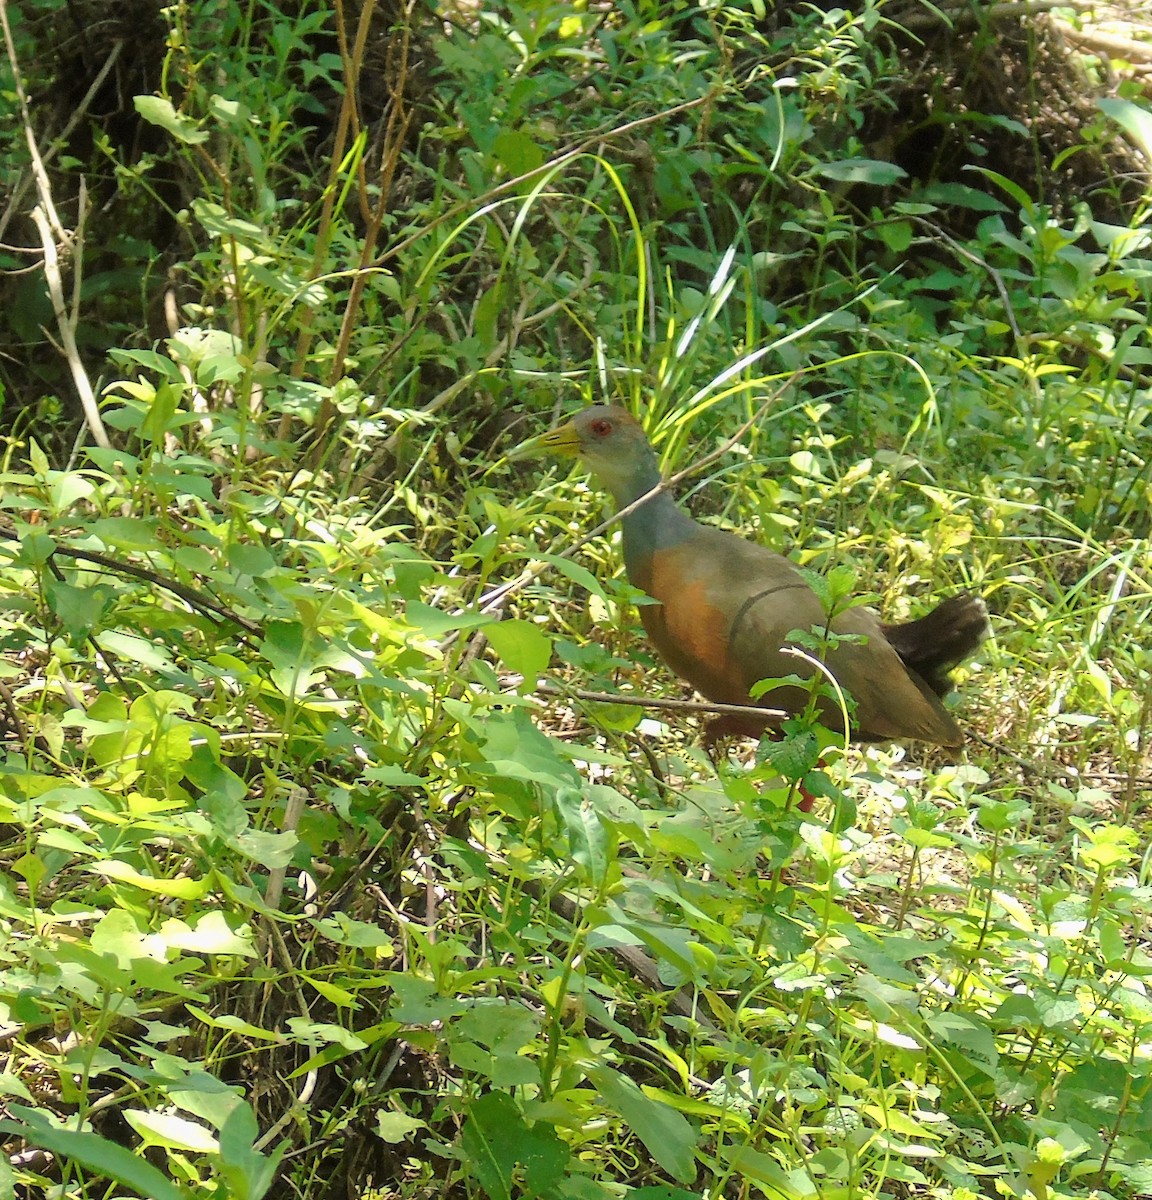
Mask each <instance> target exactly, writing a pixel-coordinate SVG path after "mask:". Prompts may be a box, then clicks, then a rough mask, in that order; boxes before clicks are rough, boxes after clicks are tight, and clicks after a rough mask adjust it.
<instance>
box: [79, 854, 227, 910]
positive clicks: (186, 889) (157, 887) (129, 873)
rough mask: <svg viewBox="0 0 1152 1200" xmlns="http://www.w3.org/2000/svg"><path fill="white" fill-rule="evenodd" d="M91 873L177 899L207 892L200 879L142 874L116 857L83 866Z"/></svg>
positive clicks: (204, 894)
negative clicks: (165, 877) (166, 877)
mask: <svg viewBox="0 0 1152 1200" xmlns="http://www.w3.org/2000/svg"><path fill="white" fill-rule="evenodd" d="M84 870H86V871H90V872H91V873H92V874H93V875H106V876H107V877H108V878H109V879H114V880H116V882H117V883H130V884H131V885H132V886H133V887H138V888H139V889H140V890H141V891H144V892H151V893H152V894H153V895H156V896H173V897H175V898H176V899H178V900H201V899H203V898H204V896H206V895H207V893H208V884H207V883H206V882H205V881H204V880H201V879H164V878H160V877H156V876H152V875H144V874H142V873H141V872H139V871H137V870H136V869H135V867H131V866H129V865H128V864H127V863H126V862H119V861H117V860H116V859H110V858H109V859H103V860H102V861H100V862H94V863H92V864H91V865H90V866H87V867H85V868H84Z"/></svg>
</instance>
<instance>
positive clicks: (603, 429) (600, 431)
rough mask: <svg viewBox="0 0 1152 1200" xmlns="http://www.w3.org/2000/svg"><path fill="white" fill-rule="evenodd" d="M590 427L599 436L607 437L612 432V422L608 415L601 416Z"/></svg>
mask: <svg viewBox="0 0 1152 1200" xmlns="http://www.w3.org/2000/svg"><path fill="white" fill-rule="evenodd" d="M589 428H590V429H591V430H592V432H593V433H594V434H595V435H596V436H597V437H607V436H608V435H609V434H610V433H611V432H612V422H611V421H609V420H608V419H607V417H599V418H598V419H597V420H595V421H593V422H592V424H591V426H590V427H589Z"/></svg>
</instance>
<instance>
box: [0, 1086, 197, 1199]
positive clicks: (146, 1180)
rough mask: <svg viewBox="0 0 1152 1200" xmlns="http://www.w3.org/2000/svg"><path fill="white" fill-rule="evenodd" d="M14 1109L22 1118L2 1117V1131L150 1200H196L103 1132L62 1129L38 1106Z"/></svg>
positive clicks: (0, 1122) (0, 1129) (0, 1124)
mask: <svg viewBox="0 0 1152 1200" xmlns="http://www.w3.org/2000/svg"><path fill="white" fill-rule="evenodd" d="M12 1111H13V1112H14V1113H15V1114H17V1115H18V1116H19V1117H20V1118H22V1119H21V1120H15V1121H14V1120H0V1131H3V1132H4V1133H7V1134H11V1135H12V1136H13V1137H18V1138H21V1139H23V1140H24V1141H26V1142H27V1143H28V1144H29V1145H31V1146H38V1147H40V1149H42V1150H47V1151H48V1152H49V1153H50V1154H55V1155H58V1156H59V1157H60V1158H63V1159H65V1160H68V1161H71V1162H77V1163H80V1164H81V1165H82V1166H85V1167H87V1168H88V1169H89V1170H91V1171H95V1172H99V1174H101V1175H103V1176H105V1177H106V1178H108V1179H112V1180H115V1181H116V1182H117V1183H119V1184H120V1185H122V1186H123V1187H128V1188H131V1189H132V1190H133V1191H134V1192H138V1193H139V1194H140V1195H141V1196H144V1197H147V1198H148V1200H192V1197H193V1193H191V1192H187V1191H185V1190H184V1189H183V1188H181V1187H178V1186H177V1185H176V1184H175V1183H172V1182H171V1181H170V1180H169V1179H168V1178H166V1177H165V1176H164V1175H162V1174H161V1173H160V1172H159V1171H158V1170H157V1169H156V1168H155V1167H154V1166H152V1165H151V1163H149V1162H147V1161H146V1160H145V1159H143V1158H141V1157H140V1155H139V1154H137V1153H135V1152H134V1151H132V1150H126V1149H125V1148H124V1147H123V1146H118V1145H117V1144H116V1143H115V1142H110V1141H108V1140H107V1139H106V1138H102V1137H100V1135H99V1134H95V1133H81V1132H79V1131H77V1130H74V1129H59V1128H57V1127H55V1126H53V1125H51V1124H50V1123H49V1121H48V1117H47V1116H46V1115H45V1114H44V1113H39V1112H36V1110H34V1109H29V1108H24V1107H22V1106H16V1105H13V1107H12Z"/></svg>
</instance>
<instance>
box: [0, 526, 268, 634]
mask: <svg viewBox="0 0 1152 1200" xmlns="http://www.w3.org/2000/svg"><path fill="white" fill-rule="evenodd" d="M0 538H6V539H8V540H10V541H13V542H16V543H17V544H18V545H19V544H20V535H19V533H18V532H17V531H16V528H15V527H14V526H11V525H7V524H5V523H3V522H0ZM52 553H53V555H60V556H61V557H63V558H72V559H76V560H77V561H79V562H89V563H94V564H96V565H97V566H100V567H104V568H106V569H107V570H109V571H111V572H113V573H114V574H115V573H119V574H121V575H130V576H132V578H134V579H142V580H144V582H145V583H151V584H153V585H155V586H156V587H159V588H163V589H164V590H165V591H166V592H171V593H172V595H173V596H178V597H179V598H180V599H181V600H183V601H184V602H185V603H186V604H187V605H188V606H189V607H190V608H194V609H199V610H201V611H203V612H208V613H212V614H213V615H214V616H218V617H222V618H223V619H224V620H226V621H231V622H232V623H233V624H234V625H238V626H239V627H240V628H241V629H243V630H244V632H245V633H250V634H252V635H253V636H254V637H255V636H257V635H259V634H260V633H262V632H263V628H262V627H261V626H260V625H259V624H257V623H256V622H255V621H250V620H249V619H248V618H247V617H242V616H241V615H240V614H239V613H238V612H234V611H233V610H232V609H230V608H228V607H227V606H226V605H224V604H221V603H220V602H219V601H217V600H214V599H213V598H212V597H211V596H209V595H208V594H207V593H206V592H202V591H199V590H198V589H196V588H194V587H189V586H188V585H187V584H183V583H180V582H178V581H177V580H175V579H169V578H168V577H167V576H166V575H162V574H160V573H159V572H158V571H149V570H147V569H146V568H144V567H138V566H136V564H135V563H129V562H121V561H120V560H119V559H115V558H111V557H109V556H108V555H107V554H100V553H99V552H98V551H96V550H78V549H76V548H75V547H74V546H62V545H60V544H59V543H58V544H57V545H56V546H54V547H53V549H52Z"/></svg>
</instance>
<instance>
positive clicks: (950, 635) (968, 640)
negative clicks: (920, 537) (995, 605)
mask: <svg viewBox="0 0 1152 1200" xmlns="http://www.w3.org/2000/svg"><path fill="white" fill-rule="evenodd" d="M991 632H992V630H991V627H990V626H989V624H988V609H987V607H986V606H985V604H984V601H983V600H981V599H980V597H979V596H974V595H973V594H972V593H971V592H959V593H957V594H956V595H955V596H949V597H948V599H947V600H945V601H943V602H942V603H941V604H938V605H937V606H936V607H935V608H934V609H933V610H932V611H931V612H930V613H928V615H927V616H924V617H921V618H920V619H919V620H918V621H908V622H906V623H905V624H903V625H885V626H884V636H885V637H886V638H887V639H888V640H889V641H890V642H891V643H892V646H893V648H894V649H895V651H896V653H897V654H899V655H900V657H901V658H902V659H903V660H904V665H905V666H906V667H908V668H909V669H910V670H912V671H915V672H916V674H917V675H919V676H920V678H921V679H923V680H924V682H925V683H926V684H927V685H928V686H929V687H930V688H931V689H932V690H933V691H934V692H935V693H936V695H937V696H944V695H946V694H947V693H948V692H949V691H951V690H952V680H951V679H950V678H949V677H948V672H949V671H951V670H952V668H953V667H955V666H957V665H958V664H959V663H961V662H963V661H964V659H966V658H967V657H968V655H969V654H972V653H973V652H974V651H975V649H976V647H977V646H979V645H980V643H981V642H982V641H983V640H984V639H985V638H986V637H987V636H988V635H989V633H991Z"/></svg>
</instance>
